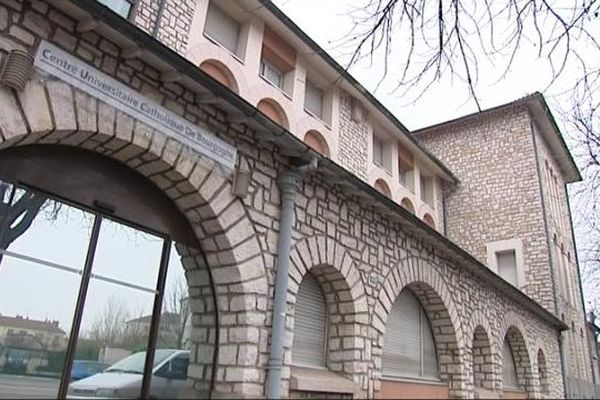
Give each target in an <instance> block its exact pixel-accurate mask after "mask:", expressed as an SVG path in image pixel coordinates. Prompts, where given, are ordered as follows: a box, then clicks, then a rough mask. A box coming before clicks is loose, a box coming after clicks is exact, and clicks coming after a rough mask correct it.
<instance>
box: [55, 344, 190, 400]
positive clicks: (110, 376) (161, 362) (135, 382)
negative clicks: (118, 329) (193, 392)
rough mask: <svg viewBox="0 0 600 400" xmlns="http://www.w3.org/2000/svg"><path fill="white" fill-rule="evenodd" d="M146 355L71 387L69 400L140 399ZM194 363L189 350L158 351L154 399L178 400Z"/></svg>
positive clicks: (114, 366)
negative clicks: (93, 399) (99, 399)
mask: <svg viewBox="0 0 600 400" xmlns="http://www.w3.org/2000/svg"><path fill="white" fill-rule="evenodd" d="M145 360H146V352H145V351H141V352H139V353H135V354H132V355H130V356H128V357H126V358H124V359H122V360H121V361H119V362H117V363H115V364H114V365H111V366H110V367H108V368H107V369H105V370H104V371H103V372H101V373H98V374H96V375H92V376H90V377H88V378H85V379H81V380H80V381H77V382H73V383H71V384H70V385H69V391H68V393H67V398H68V399H91V398H105V399H106V398H126V399H132V398H139V397H140V394H141V393H140V391H141V387H142V377H143V373H144V362H145ZM189 363H190V352H189V351H188V350H171V349H156V352H155V353H154V369H153V370H152V383H151V386H150V396H151V397H153V398H167V399H174V398H177V397H178V396H179V394H180V393H182V392H183V390H184V387H185V381H186V379H187V370H188V365H189Z"/></svg>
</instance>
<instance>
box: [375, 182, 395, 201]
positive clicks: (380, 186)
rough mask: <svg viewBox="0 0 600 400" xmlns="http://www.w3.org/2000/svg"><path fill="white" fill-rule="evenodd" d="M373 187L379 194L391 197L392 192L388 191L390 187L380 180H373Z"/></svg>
mask: <svg viewBox="0 0 600 400" xmlns="http://www.w3.org/2000/svg"><path fill="white" fill-rule="evenodd" d="M373 187H374V188H375V189H376V190H377V191H378V192H379V193H381V194H383V195H386V196H387V197H391V196H392V191H391V190H390V186H389V185H388V184H387V182H386V181H384V180H383V179H381V178H378V179H377V180H375V183H374V184H373Z"/></svg>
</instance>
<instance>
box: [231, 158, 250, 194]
mask: <svg viewBox="0 0 600 400" xmlns="http://www.w3.org/2000/svg"><path fill="white" fill-rule="evenodd" d="M250 178H251V174H250V171H248V170H247V169H245V168H242V167H240V166H238V167H236V169H235V170H234V171H233V184H232V185H231V194H232V195H234V196H237V197H240V198H242V199H243V198H244V197H246V196H247V195H248V189H249V188H250Z"/></svg>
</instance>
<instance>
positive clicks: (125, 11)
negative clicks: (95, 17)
mask: <svg viewBox="0 0 600 400" xmlns="http://www.w3.org/2000/svg"><path fill="white" fill-rule="evenodd" d="M98 3H100V4H102V5H105V6H106V7H108V8H110V9H111V10H113V11H114V12H116V13H117V14H119V15H120V16H121V17H123V18H129V13H130V12H131V7H132V4H131V1H129V0H98Z"/></svg>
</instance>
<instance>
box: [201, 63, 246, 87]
mask: <svg viewBox="0 0 600 400" xmlns="http://www.w3.org/2000/svg"><path fill="white" fill-rule="evenodd" d="M200 69H201V70H202V71H204V72H206V73H207V74H208V75H210V76H211V77H212V78H214V79H215V80H216V81H217V82H219V83H220V84H222V85H223V86H226V87H227V88H229V89H230V90H231V91H233V92H235V93H238V85H237V82H236V80H235V77H234V76H233V73H232V72H231V71H230V70H229V68H227V67H226V66H225V64H223V63H222V62H220V61H217V60H206V61H204V62H202V64H200Z"/></svg>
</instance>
